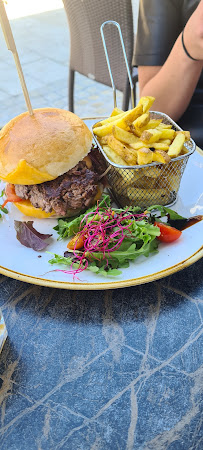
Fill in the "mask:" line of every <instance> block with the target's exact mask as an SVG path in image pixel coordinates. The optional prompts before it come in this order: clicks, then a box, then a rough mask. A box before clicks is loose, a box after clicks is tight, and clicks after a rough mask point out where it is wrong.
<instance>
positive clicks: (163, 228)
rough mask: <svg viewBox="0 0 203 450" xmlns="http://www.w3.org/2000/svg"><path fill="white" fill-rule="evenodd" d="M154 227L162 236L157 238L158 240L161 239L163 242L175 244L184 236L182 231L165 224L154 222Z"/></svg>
mask: <svg viewBox="0 0 203 450" xmlns="http://www.w3.org/2000/svg"><path fill="white" fill-rule="evenodd" d="M154 225H156V227H158V228H159V229H160V232H161V234H160V236H157V239H159V240H160V241H161V242H173V241H176V240H177V239H179V237H180V236H181V234H182V231H180V230H177V229H176V228H174V227H170V226H169V225H166V224H165V223H161V222H154Z"/></svg>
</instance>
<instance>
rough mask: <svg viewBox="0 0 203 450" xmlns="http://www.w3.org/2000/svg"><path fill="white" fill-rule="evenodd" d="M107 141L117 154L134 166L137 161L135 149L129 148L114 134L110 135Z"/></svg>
mask: <svg viewBox="0 0 203 450" xmlns="http://www.w3.org/2000/svg"><path fill="white" fill-rule="evenodd" d="M107 142H108V145H109V147H111V148H112V149H113V150H114V151H115V152H116V153H117V155H119V156H120V157H121V158H123V159H124V160H125V161H126V163H127V164H129V165H132V166H134V165H135V164H136V163H137V153H136V151H135V150H133V149H129V148H128V147H127V146H126V145H124V144H123V143H122V142H120V141H118V139H116V138H115V137H114V136H112V135H110V136H109V137H108V139H107Z"/></svg>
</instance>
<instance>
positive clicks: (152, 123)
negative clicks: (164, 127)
mask: <svg viewBox="0 0 203 450" xmlns="http://www.w3.org/2000/svg"><path fill="white" fill-rule="evenodd" d="M161 122H162V119H150V120H149V122H148V124H147V125H146V127H145V130H148V129H149V128H157V127H158V126H159V125H160V123H161Z"/></svg>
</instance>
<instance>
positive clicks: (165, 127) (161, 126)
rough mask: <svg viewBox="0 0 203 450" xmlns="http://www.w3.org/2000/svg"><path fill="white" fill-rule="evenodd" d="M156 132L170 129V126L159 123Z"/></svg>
mask: <svg viewBox="0 0 203 450" xmlns="http://www.w3.org/2000/svg"><path fill="white" fill-rule="evenodd" d="M157 128H158V130H162V129H163V128H164V129H170V128H172V125H171V124H170V123H164V122H162V123H160V124H159V125H158V127H157Z"/></svg>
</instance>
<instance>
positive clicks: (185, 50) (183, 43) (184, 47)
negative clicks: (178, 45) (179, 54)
mask: <svg viewBox="0 0 203 450" xmlns="http://www.w3.org/2000/svg"><path fill="white" fill-rule="evenodd" d="M183 33H184V28H183V31H182V45H183V49H184V52H185V53H186V55H187V56H188V58H190V59H192V60H193V61H199V59H195V58H193V57H192V56H191V55H190V54H189V52H188V51H187V49H186V46H185V42H184V37H183Z"/></svg>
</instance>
